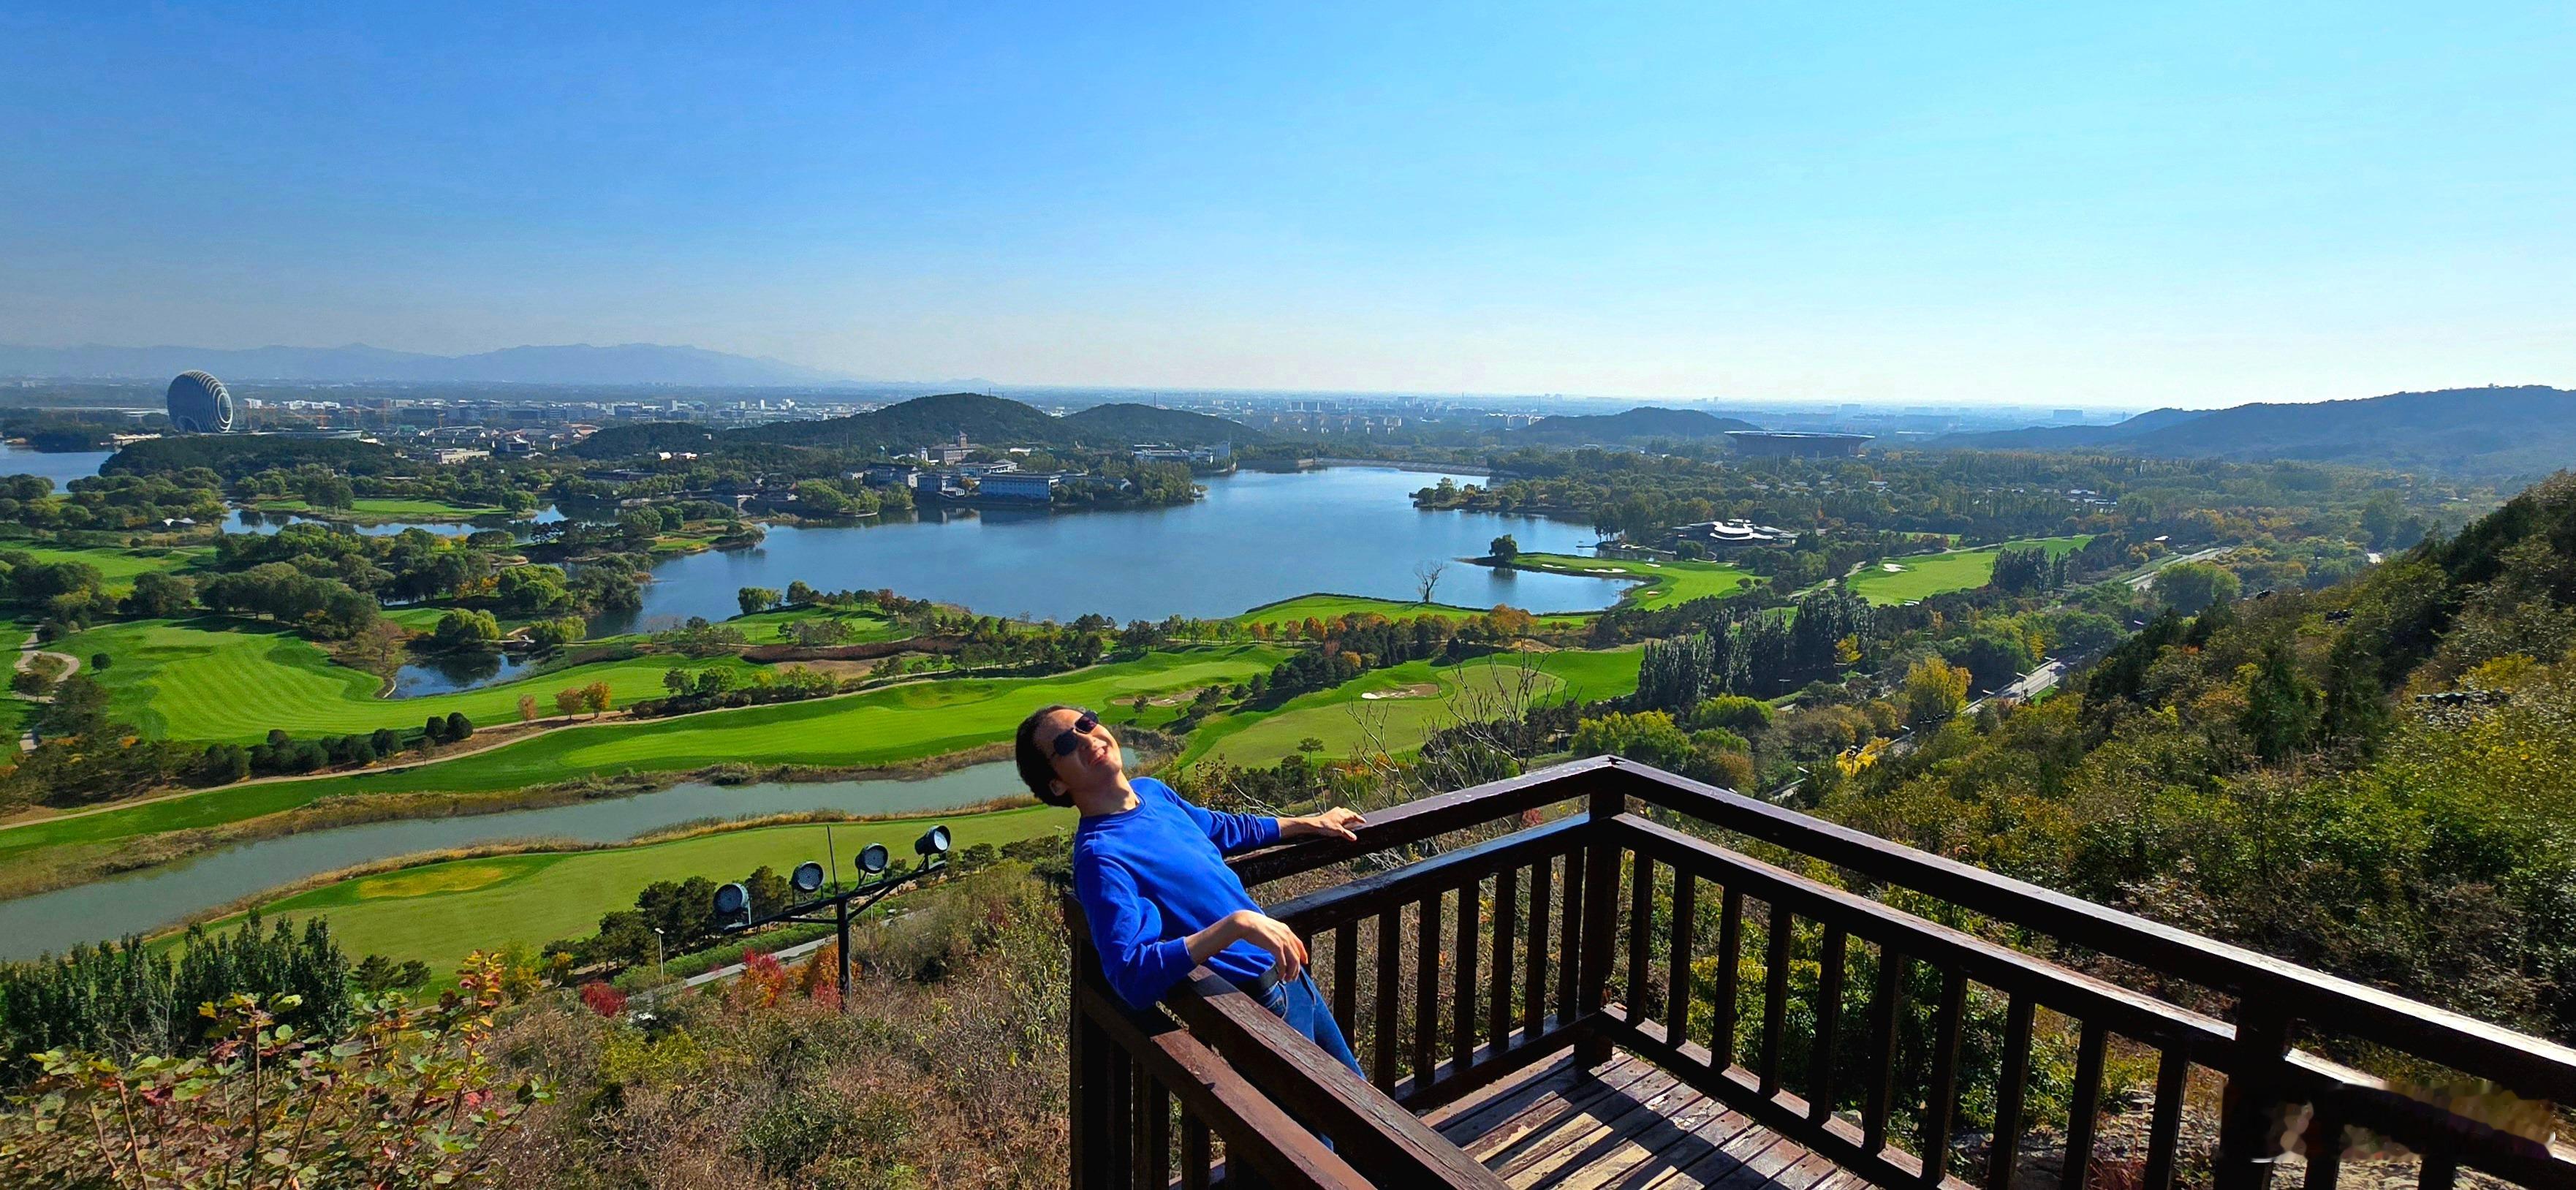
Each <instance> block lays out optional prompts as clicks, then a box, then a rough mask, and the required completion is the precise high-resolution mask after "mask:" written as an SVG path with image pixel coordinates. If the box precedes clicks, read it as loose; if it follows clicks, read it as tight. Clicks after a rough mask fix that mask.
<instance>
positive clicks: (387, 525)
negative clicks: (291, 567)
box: [223, 505, 564, 537]
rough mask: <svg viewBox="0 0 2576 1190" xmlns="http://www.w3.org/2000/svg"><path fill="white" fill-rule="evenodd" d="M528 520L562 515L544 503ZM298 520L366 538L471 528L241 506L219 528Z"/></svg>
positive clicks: (278, 525) (254, 528) (243, 529)
mask: <svg viewBox="0 0 2576 1190" xmlns="http://www.w3.org/2000/svg"><path fill="white" fill-rule="evenodd" d="M528 519H529V520H530V521H531V522H533V523H537V524H543V523H545V522H548V521H560V520H562V519H564V514H562V513H561V512H558V511H556V510H555V508H554V506H553V505H547V506H546V507H545V508H542V509H539V510H538V511H537V514H536V515H535V516H533V517H530V518H528ZM298 521H312V522H315V523H318V524H333V523H337V524H340V525H343V526H345V527H347V528H350V529H355V530H357V531H358V533H359V534H360V535H362V536H366V537H399V536H401V535H402V533H403V531H404V530H406V529H419V530H421V531H423V532H426V533H432V534H436V535H437V536H440V537H463V536H465V535H466V534H468V533H471V532H473V531H474V530H475V526H473V525H469V524H467V523H465V522H463V521H382V522H378V523H374V524H358V523H354V522H348V521H341V522H332V521H329V520H327V519H325V518H323V517H313V516H305V515H304V514H302V513H296V512H260V511H258V510H256V509H245V508H236V509H233V510H231V511H230V512H227V513H225V514H224V526H223V527H224V532H226V533H275V532H277V531H278V530H280V529H283V528H285V527H286V526H288V525H291V524H294V523H296V522H298Z"/></svg>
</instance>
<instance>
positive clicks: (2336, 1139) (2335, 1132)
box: [2305, 1103, 2343, 1190]
mask: <svg viewBox="0 0 2576 1190" xmlns="http://www.w3.org/2000/svg"><path fill="white" fill-rule="evenodd" d="M2308 1130H2309V1132H2310V1134H2311V1135H2313V1136H2314V1137H2315V1139H2314V1140H2312V1141H2310V1142H2308V1180H2307V1182H2306V1183H2305V1185H2306V1187H2307V1190H2335V1182H2336V1181H2338V1180H2339V1179H2340V1178H2341V1176H2342V1174H2343V1116H2342V1115H2341V1114H2340V1113H2338V1112H2336V1111H2335V1110H2334V1109H2332V1108H2330V1107H2328V1106H2326V1105H2325V1104H2323V1103H2319V1104H2318V1105H2317V1106H2316V1115H2315V1117H2314V1118H2312V1119H2310V1120H2309V1121H2308Z"/></svg>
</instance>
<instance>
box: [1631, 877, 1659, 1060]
mask: <svg viewBox="0 0 2576 1190" xmlns="http://www.w3.org/2000/svg"><path fill="white" fill-rule="evenodd" d="M1654 928H1655V861H1654V860H1652V859H1649V858H1647V857H1646V856H1645V855H1643V854H1636V853H1632V854H1631V856H1630V859H1629V861H1628V1019H1629V1020H1632V1021H1641V1020H1644V1019H1646V956H1647V953H1648V949H1647V945H1646V944H1647V942H1648V941H1649V939H1648V937H1647V935H1649V934H1651V933H1652V932H1653V931H1654Z"/></svg>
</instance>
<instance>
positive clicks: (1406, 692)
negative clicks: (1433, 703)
mask: <svg viewBox="0 0 2576 1190" xmlns="http://www.w3.org/2000/svg"><path fill="white" fill-rule="evenodd" d="M1438 693H1440V684H1439V683H1437V682H1417V683H1415V684H1414V685H1411V686H1399V687H1397V688H1395V689H1393V690H1368V691H1363V692H1361V694H1360V697H1361V698H1365V699H1367V700H1369V701H1370V702H1376V701H1377V700H1379V699H1381V698H1429V697H1431V696H1432V695H1435V694H1438Z"/></svg>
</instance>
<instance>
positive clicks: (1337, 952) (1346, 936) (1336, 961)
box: [1333, 921, 1360, 1037]
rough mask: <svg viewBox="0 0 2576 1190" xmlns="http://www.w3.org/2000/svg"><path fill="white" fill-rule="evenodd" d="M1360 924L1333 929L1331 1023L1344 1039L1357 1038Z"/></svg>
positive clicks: (1351, 922) (1344, 925) (1342, 925)
mask: <svg viewBox="0 0 2576 1190" xmlns="http://www.w3.org/2000/svg"><path fill="white" fill-rule="evenodd" d="M1359 1001H1360V923H1359V922H1357V921H1346V922H1343V923H1342V924H1341V925H1339V926H1337V927H1335V928H1334V930H1333V1020H1334V1021H1335V1022H1337V1023H1339V1024H1340V1025H1341V1027H1342V1035H1343V1036H1344V1037H1357V1036H1359V1035H1360V1020H1359Z"/></svg>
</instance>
